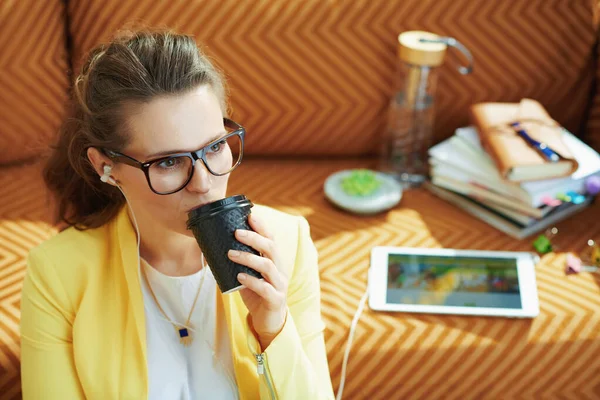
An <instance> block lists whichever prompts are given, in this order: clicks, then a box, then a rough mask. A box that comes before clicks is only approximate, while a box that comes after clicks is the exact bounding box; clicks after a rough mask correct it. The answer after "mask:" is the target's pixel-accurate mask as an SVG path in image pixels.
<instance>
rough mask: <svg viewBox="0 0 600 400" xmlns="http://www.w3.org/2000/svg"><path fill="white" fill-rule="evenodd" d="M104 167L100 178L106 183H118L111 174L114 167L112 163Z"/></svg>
mask: <svg viewBox="0 0 600 400" xmlns="http://www.w3.org/2000/svg"><path fill="white" fill-rule="evenodd" d="M103 169H104V173H103V174H102V176H101V177H100V180H101V181H102V182H104V183H112V184H113V185H116V184H117V182H115V180H114V179H113V178H112V177H111V176H110V173H111V171H112V167H111V166H110V165H105V166H104V168H103Z"/></svg>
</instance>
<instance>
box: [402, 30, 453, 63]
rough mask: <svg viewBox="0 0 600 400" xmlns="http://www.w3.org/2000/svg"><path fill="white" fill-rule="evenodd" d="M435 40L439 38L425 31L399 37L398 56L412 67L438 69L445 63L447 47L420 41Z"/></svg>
mask: <svg viewBox="0 0 600 400" xmlns="http://www.w3.org/2000/svg"><path fill="white" fill-rule="evenodd" d="M421 38H423V39H429V40H435V39H438V38H439V36H438V35H436V34H435V33H431V32H425V31H408V32H403V33H401V34H400V35H398V43H400V46H399V48H398V56H399V57H400V59H401V60H402V61H404V62H406V63H408V64H412V65H427V66H431V67H437V66H439V65H441V64H442V63H443V62H444V55H445V54H446V48H447V45H446V44H445V43H431V42H421V41H420V39H421Z"/></svg>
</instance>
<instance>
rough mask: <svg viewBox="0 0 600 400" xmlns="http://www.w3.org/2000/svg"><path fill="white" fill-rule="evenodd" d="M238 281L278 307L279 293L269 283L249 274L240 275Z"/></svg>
mask: <svg viewBox="0 0 600 400" xmlns="http://www.w3.org/2000/svg"><path fill="white" fill-rule="evenodd" d="M238 281H239V282H240V283H241V284H242V285H244V286H245V287H246V288H247V289H249V290H252V291H253V292H254V293H256V294H257V295H258V296H260V297H261V298H263V299H264V300H266V301H267V302H269V303H271V304H273V305H277V303H278V299H279V293H278V292H277V290H275V288H274V287H273V285H271V284H270V283H269V282H267V281H265V280H262V279H258V278H256V277H254V276H251V275H248V274H238Z"/></svg>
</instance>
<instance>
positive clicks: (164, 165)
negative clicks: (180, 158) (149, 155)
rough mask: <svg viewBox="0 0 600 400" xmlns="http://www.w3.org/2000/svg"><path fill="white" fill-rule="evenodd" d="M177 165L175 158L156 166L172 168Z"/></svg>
mask: <svg viewBox="0 0 600 400" xmlns="http://www.w3.org/2000/svg"><path fill="white" fill-rule="evenodd" d="M177 164H178V162H177V159H176V158H167V159H166V160H163V161H161V162H159V163H158V166H159V167H160V168H173V167H174V166H176V165H177Z"/></svg>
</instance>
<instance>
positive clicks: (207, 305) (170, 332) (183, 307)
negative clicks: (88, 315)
mask: <svg viewBox="0 0 600 400" xmlns="http://www.w3.org/2000/svg"><path fill="white" fill-rule="evenodd" d="M141 268H144V269H145V271H146V275H147V276H148V281H149V282H150V285H151V286H152V290H153V291H154V294H155V296H156V298H157V299H158V301H159V302H160V305H161V307H162V309H163V310H164V311H165V313H166V314H167V315H168V316H169V318H170V319H171V320H173V321H174V322H176V323H178V324H181V325H183V324H185V322H186V320H187V317H188V315H189V312H190V309H191V307H192V303H193V302H194V298H195V297H196V293H197V291H198V286H199V285H200V283H201V282H202V278H203V275H205V276H204V283H203V285H202V288H201V291H200V295H199V296H198V301H197V302H196V307H195V309H194V313H193V314H192V318H191V320H190V325H189V326H188V331H189V332H191V336H192V344H191V345H190V346H187V347H186V346H184V345H183V344H181V343H180V341H179V340H180V337H179V333H178V332H177V331H176V330H175V328H174V327H173V325H172V324H171V323H170V322H169V321H167V320H166V319H165V318H164V316H163V315H162V313H161V312H160V310H159V309H158V307H157V305H156V303H155V301H154V299H153V298H152V295H151V294H150V292H149V291H148V287H147V285H146V281H145V279H144V278H143V276H141V277H140V278H141V281H142V292H143V295H144V308H145V311H146V341H147V354H148V383H149V387H148V399H150V400H154V399H156V400H164V399H178V400H179V399H181V400H183V399H185V400H188V399H189V400H192V399H200V398H202V399H219V400H220V399H223V400H226V399H227V400H229V399H237V398H238V391H237V384H236V382H235V372H234V369H233V359H232V355H231V343H230V341H229V337H226V338H220V340H219V341H216V340H215V339H216V336H215V335H216V332H217V324H219V331H221V332H227V327H226V321H225V319H224V318H220V320H219V321H217V304H216V302H217V292H216V290H217V284H216V282H215V279H214V277H213V275H212V272H211V271H210V268H208V267H205V268H203V269H202V270H200V271H199V272H197V273H195V274H193V275H189V276H182V277H172V276H167V275H164V274H162V273H160V272H158V271H157V270H155V269H154V268H152V267H151V266H150V265H148V263H147V262H145V260H143V259H142V260H141ZM225 336H227V335H225ZM217 342H218V343H219V348H218V349H215V343H217ZM213 354H214V356H213Z"/></svg>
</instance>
